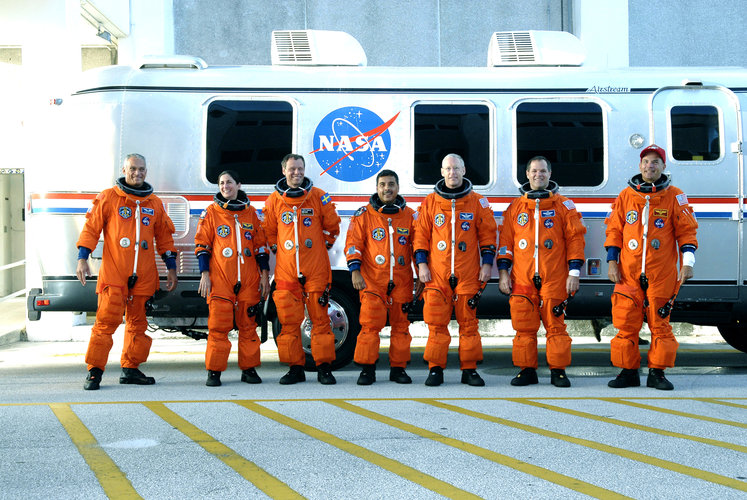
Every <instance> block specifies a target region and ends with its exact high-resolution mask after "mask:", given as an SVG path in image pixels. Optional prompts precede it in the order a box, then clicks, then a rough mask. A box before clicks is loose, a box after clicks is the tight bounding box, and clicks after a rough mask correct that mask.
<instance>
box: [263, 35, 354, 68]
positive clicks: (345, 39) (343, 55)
mask: <svg viewBox="0 0 747 500" xmlns="http://www.w3.org/2000/svg"><path fill="white" fill-rule="evenodd" d="M366 63H367V59H366V53H365V52H364V51H363V47H361V44H360V43H358V40H356V39H355V38H353V37H352V36H350V35H349V34H347V33H344V32H342V31H324V30H282V31H273V32H272V64H273V65H287V66H296V65H301V66H365V65H366Z"/></svg>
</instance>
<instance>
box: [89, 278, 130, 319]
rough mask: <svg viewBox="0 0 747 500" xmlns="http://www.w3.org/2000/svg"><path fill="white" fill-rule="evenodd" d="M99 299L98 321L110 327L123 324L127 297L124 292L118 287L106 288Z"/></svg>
mask: <svg viewBox="0 0 747 500" xmlns="http://www.w3.org/2000/svg"><path fill="white" fill-rule="evenodd" d="M99 299H100V300H99V308H98V310H97V311H96V319H97V320H98V321H100V322H102V323H105V324H109V325H112V324H113V325H118V324H119V323H121V322H122V317H123V316H124V313H125V297H124V294H123V293H122V290H120V289H119V288H116V287H106V288H104V289H103V290H102V291H101V296H100V297H99Z"/></svg>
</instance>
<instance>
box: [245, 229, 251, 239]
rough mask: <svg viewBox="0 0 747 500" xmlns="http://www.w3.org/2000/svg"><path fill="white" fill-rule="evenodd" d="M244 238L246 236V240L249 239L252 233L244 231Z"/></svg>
mask: <svg viewBox="0 0 747 500" xmlns="http://www.w3.org/2000/svg"><path fill="white" fill-rule="evenodd" d="M244 238H246V239H247V240H251V239H252V233H251V232H249V231H244Z"/></svg>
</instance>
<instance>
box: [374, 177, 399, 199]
mask: <svg viewBox="0 0 747 500" xmlns="http://www.w3.org/2000/svg"><path fill="white" fill-rule="evenodd" d="M376 194H378V195H379V199H380V200H381V202H382V203H383V204H384V205H391V204H392V203H394V200H396V199H397V195H398V194H399V184H397V179H395V178H394V176H392V175H382V176H381V177H379V181H378V182H377V184H376Z"/></svg>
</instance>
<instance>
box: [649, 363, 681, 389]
mask: <svg viewBox="0 0 747 500" xmlns="http://www.w3.org/2000/svg"><path fill="white" fill-rule="evenodd" d="M646 387H653V388H654V389H659V390H660V391H671V390H672V389H674V386H673V385H672V383H671V382H670V381H669V380H667V377H665V376H664V370H662V369H661V368H649V369H648V378H647V379H646Z"/></svg>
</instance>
